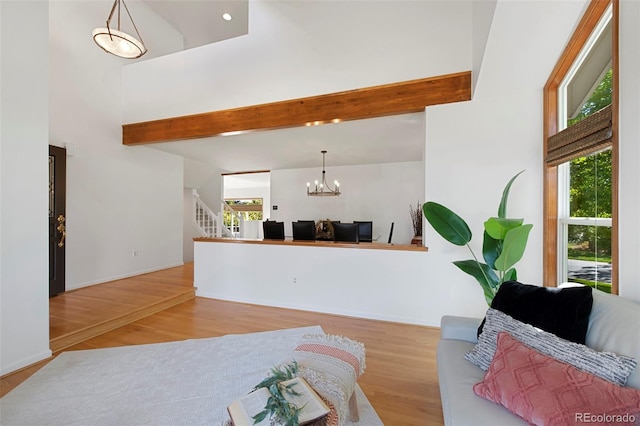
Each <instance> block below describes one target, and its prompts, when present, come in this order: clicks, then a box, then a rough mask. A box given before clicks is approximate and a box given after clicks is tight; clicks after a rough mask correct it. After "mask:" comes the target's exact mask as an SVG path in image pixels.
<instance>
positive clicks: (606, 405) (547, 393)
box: [473, 332, 640, 426]
mask: <svg viewBox="0 0 640 426" xmlns="http://www.w3.org/2000/svg"><path fill="white" fill-rule="evenodd" d="M473 391H474V392H475V393H476V395H478V396H481V397H483V398H485V399H488V400H489V401H492V402H495V403H497V404H500V405H502V406H504V407H506V408H507V409H508V410H509V411H511V412H512V413H514V414H517V415H518V416H520V417H522V418H523V419H525V420H526V421H528V422H529V423H530V424H533V425H545V426H551V425H574V424H585V423H588V424H590V425H605V424H620V425H624V424H627V425H628V424H636V425H637V424H640V391H639V390H637V389H633V388H629V387H621V386H617V385H615V384H613V383H611V382H608V381H606V380H604V379H601V378H599V377H597V376H594V375H593V374H590V373H587V372H584V371H581V370H578V369H577V368H575V367H573V366H572V365H569V364H565V363H564V362H561V361H558V360H556V359H554V358H552V357H549V356H547V355H543V354H541V353H540V352H538V351H536V350H534V349H531V348H529V347H528V346H526V345H525V344H523V343H522V342H520V341H519V340H517V339H515V338H513V337H512V336H511V335H510V334H509V333H506V332H502V333H500V334H498V344H497V349H496V353H495V356H494V358H493V361H491V365H490V366H489V369H488V370H487V374H486V375H485V377H484V380H483V381H482V382H480V383H478V384H476V385H475V386H474V387H473Z"/></svg>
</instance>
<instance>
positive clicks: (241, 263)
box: [194, 242, 482, 325]
mask: <svg viewBox="0 0 640 426" xmlns="http://www.w3.org/2000/svg"><path fill="white" fill-rule="evenodd" d="M429 256H430V255H429V253H428V252H425V251H419V252H418V251H414V252H408V251H392V250H377V249H369V250H368V249H360V248H338V247H300V246H284V245H267V244H237V243H217V242H216V243H212V242H196V243H195V264H194V265H195V268H194V285H195V286H196V287H197V288H198V290H197V292H196V295H197V296H202V297H212V298H216V299H222V300H234V301H240V302H245V303H254V304H258V305H268V306H279V307H286V308H294V309H303V310H311V311H317V312H328V313H333V314H340V315H348V316H356V317H361V318H373V319H380V320H386V321H397V322H407V323H417V324H425V325H435V324H439V322H440V316H441V315H442V313H443V312H445V311H446V306H439V304H440V305H441V304H442V300H441V298H440V296H439V295H435V297H434V291H437V292H448V288H449V287H448V284H449V283H448V281H446V280H443V281H441V282H439V283H433V285H428V284H429V283H428V282H425V281H424V279H423V277H425V276H426V275H427V274H428V273H429V269H430V267H431V266H433V265H432V262H431V261H430V258H429ZM247 264H250V265H251V267H250V268H247ZM220 265H224V267H220ZM294 279H295V282H294ZM416 284H418V285H416ZM462 297H463V298H464V297H465V296H464V295H462ZM480 297H482V296H480ZM447 300H449V296H447Z"/></svg>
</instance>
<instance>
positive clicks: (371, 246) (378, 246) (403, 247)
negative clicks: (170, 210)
mask: <svg viewBox="0 0 640 426" xmlns="http://www.w3.org/2000/svg"><path fill="white" fill-rule="evenodd" d="M193 241H194V242H200V243H236V244H265V245H275V246H302V247H334V248H335V247H340V248H354V249H365V250H400V251H428V249H427V247H424V246H415V245H410V244H393V243H391V244H387V243H377V242H373V243H358V244H353V243H342V242H341V243H336V242H333V241H293V240H287V239H285V240H255V239H248V238H206V237H197V238H194V239H193Z"/></svg>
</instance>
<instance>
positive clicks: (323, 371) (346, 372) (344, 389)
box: [293, 334, 365, 424]
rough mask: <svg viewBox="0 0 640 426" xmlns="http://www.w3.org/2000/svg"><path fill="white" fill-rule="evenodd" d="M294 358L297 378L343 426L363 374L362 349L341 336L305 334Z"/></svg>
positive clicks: (363, 356) (359, 345) (363, 354)
mask: <svg viewBox="0 0 640 426" xmlns="http://www.w3.org/2000/svg"><path fill="white" fill-rule="evenodd" d="M293 356H294V359H295V361H296V362H297V363H298V367H299V368H298V374H299V375H300V376H302V377H304V379H305V380H306V381H307V382H308V383H309V384H310V385H311V387H313V388H314V389H315V390H316V392H318V394H319V395H320V396H321V397H322V398H323V399H324V400H325V401H327V402H328V403H329V404H330V405H331V406H333V407H334V408H335V410H336V414H337V423H338V424H343V423H344V422H345V421H346V420H345V419H347V418H348V414H349V408H350V407H349V400H350V398H351V397H352V395H353V394H354V392H355V389H356V381H357V380H358V377H360V376H361V375H362V373H364V369H365V349H364V345H363V344H362V343H360V342H357V341H355V340H351V339H349V338H347V337H343V336H336V335H326V334H308V335H305V336H302V338H301V341H300V342H299V343H298V346H297V347H296V348H295V350H294V354H293ZM351 414H353V413H351ZM330 417H331V415H330ZM328 424H331V422H328Z"/></svg>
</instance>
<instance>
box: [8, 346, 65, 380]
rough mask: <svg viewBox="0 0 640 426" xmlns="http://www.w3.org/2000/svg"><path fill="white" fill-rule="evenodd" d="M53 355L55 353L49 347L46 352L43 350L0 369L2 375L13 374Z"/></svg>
mask: <svg viewBox="0 0 640 426" xmlns="http://www.w3.org/2000/svg"><path fill="white" fill-rule="evenodd" d="M52 356H53V353H52V352H51V350H49V349H47V350H46V351H44V352H41V353H40V354H38V355H33V356H30V357H28V358H25V359H23V360H21V361H19V362H14V363H12V364H9V365H8V366H2V369H1V370H0V376H6V375H8V374H13V373H15V372H17V371H20V370H22V369H25V368H28V367H31V366H32V365H34V364H37V363H39V362H40V361H44V360H46V359H48V358H51V357H52Z"/></svg>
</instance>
